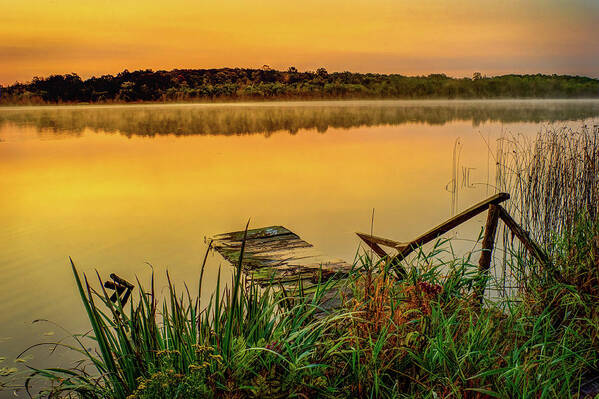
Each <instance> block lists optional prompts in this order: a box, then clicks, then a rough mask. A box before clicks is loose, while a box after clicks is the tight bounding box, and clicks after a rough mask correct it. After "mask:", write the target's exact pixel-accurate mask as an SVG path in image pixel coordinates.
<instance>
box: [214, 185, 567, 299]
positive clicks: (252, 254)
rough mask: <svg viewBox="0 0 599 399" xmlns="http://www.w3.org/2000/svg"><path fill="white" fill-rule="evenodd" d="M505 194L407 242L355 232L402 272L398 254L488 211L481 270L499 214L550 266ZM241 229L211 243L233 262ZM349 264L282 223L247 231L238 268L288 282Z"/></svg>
mask: <svg viewBox="0 0 599 399" xmlns="http://www.w3.org/2000/svg"><path fill="white" fill-rule="evenodd" d="M509 198H510V196H509V194H507V193H498V194H495V195H493V196H491V197H489V198H487V199H486V200H484V201H481V202H479V203H478V204H475V205H473V206H471V207H470V208H468V209H466V210H464V211H463V212H460V213H459V214H457V215H455V216H454V217H452V218H450V219H448V220H446V221H445V222H443V223H441V224H439V225H438V226H436V227H434V228H432V229H431V230H429V231H427V232H426V233H424V234H421V235H420V236H418V237H416V238H415V239H413V240H411V241H408V242H398V241H394V240H390V239H388V238H382V237H375V236H373V235H371V234H365V233H357V234H358V237H360V239H361V240H362V241H363V242H364V243H365V244H366V245H368V247H370V249H372V250H373V251H374V253H375V254H377V255H378V256H379V257H381V258H383V259H384V260H385V261H388V262H391V263H392V265H393V266H394V267H396V268H397V269H398V270H399V271H400V274H401V272H403V273H405V271H404V270H403V268H402V266H401V260H402V259H404V258H405V257H406V256H408V254H410V253H411V252H412V251H414V250H415V249H417V248H419V247H421V246H422V245H424V244H426V243H428V242H430V241H432V240H434V239H436V238H438V237H440V236H442V235H443V234H445V233H447V232H448V231H450V230H452V229H454V228H456V227H457V226H459V225H460V224H462V223H464V222H466V221H467V220H469V219H472V218H473V217H475V216H476V215H478V214H480V213H482V212H484V211H488V214H487V221H486V224H485V232H484V236H483V241H482V243H481V244H482V251H481V257H480V260H479V270H480V272H481V274H487V273H488V272H489V268H490V265H491V260H492V252H493V247H494V242H495V234H496V231H497V225H498V221H499V220H501V221H503V222H504V223H505V225H506V226H507V227H508V228H509V229H510V230H511V231H512V233H513V234H514V236H516V237H518V239H519V240H520V241H521V242H522V243H523V244H524V246H525V248H526V249H527V250H528V252H529V253H530V254H531V255H532V256H533V257H534V258H535V259H536V260H537V261H538V262H539V264H541V265H542V266H544V267H545V268H548V269H550V270H551V264H550V262H549V259H548V257H547V255H546V254H545V252H544V251H543V250H542V249H541V248H540V247H539V246H538V245H537V244H536V243H535V242H534V241H533V240H532V239H531V238H530V236H529V234H528V232H526V231H525V230H524V229H523V228H522V227H521V226H520V225H518V224H517V223H516V221H515V220H514V219H513V218H512V217H511V216H510V215H509V213H508V212H507V211H506V210H505V208H503V207H502V206H501V205H500V204H501V203H503V202H505V201H507V200H508V199H509ZM244 233H245V231H235V232H232V233H225V234H220V235H217V236H215V237H214V238H213V240H212V243H211V245H212V248H214V249H215V250H216V251H217V252H218V253H220V254H221V255H222V256H223V257H224V258H225V259H226V260H227V261H228V262H230V263H231V264H233V265H235V264H237V263H238V262H239V256H240V251H241V247H242V243H243V239H244ZM383 247H387V248H389V249H391V251H387V250H385V249H383ZM351 269H352V266H351V265H350V264H348V263H347V262H345V261H343V260H341V259H336V258H332V257H329V256H326V255H323V254H322V253H320V252H318V251H317V250H316V249H315V248H314V247H313V246H312V244H309V243H308V242H306V241H304V240H302V239H301V238H300V237H299V236H298V235H297V234H295V233H293V232H292V231H290V230H288V229H286V228H285V227H282V226H270V227H263V228H259V229H253V230H248V231H247V237H246V242H245V250H244V255H243V261H242V270H243V271H244V273H246V274H248V275H249V276H250V277H251V278H252V279H253V280H254V281H257V282H258V283H260V284H263V285H267V284H271V283H275V284H290V283H294V282H295V283H297V282H299V281H300V280H301V281H302V282H303V283H305V284H312V285H313V284H316V283H318V282H320V281H326V280H329V279H331V278H343V277H345V276H347V275H348V273H349V272H350V271H351ZM558 277H559V276H558ZM484 288H485V287H484V286H482V287H479V289H478V295H479V296H480V297H481V298H482V295H483V293H484Z"/></svg>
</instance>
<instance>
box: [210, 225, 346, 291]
mask: <svg viewBox="0 0 599 399" xmlns="http://www.w3.org/2000/svg"><path fill="white" fill-rule="evenodd" d="M244 233H245V232H244V231H235V232H232V233H225V234H219V235H217V236H215V237H213V239H212V248H213V249H215V250H216V251H217V252H218V253H219V254H221V255H222V256H223V258H225V259H226V260H227V261H228V262H229V263H231V264H233V265H235V264H237V263H238V262H239V255H240V251H241V245H242V242H243V237H244ZM242 270H243V271H244V273H246V274H247V275H248V276H250V277H251V278H252V279H253V280H254V281H256V282H258V283H259V284H262V285H267V284H270V283H273V282H274V283H277V284H287V283H294V282H298V280H300V279H301V280H302V281H303V282H304V283H306V284H308V285H309V284H316V283H318V282H319V281H324V280H329V279H331V278H342V277H345V276H347V274H348V273H349V271H350V270H351V265H350V264H349V263H347V262H345V261H344V260H342V259H338V258H333V257H330V256H326V255H324V254H322V253H321V252H319V251H318V250H317V249H316V248H314V246H313V245H312V244H310V243H308V242H306V241H304V240H302V239H301V238H300V237H299V236H298V235H297V234H295V233H293V232H292V231H290V230H288V229H286V228H285V227H283V226H269V227H262V228H259V229H252V230H248V231H247V237H246V242H245V247H244V252H243V260H242Z"/></svg>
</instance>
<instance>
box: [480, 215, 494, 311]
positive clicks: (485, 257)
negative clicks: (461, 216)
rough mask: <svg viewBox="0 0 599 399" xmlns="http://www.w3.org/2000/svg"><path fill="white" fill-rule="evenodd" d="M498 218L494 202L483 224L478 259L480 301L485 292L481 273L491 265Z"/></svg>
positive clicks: (486, 272) (487, 271) (485, 280)
mask: <svg viewBox="0 0 599 399" xmlns="http://www.w3.org/2000/svg"><path fill="white" fill-rule="evenodd" d="M498 220H499V206H498V205H495V204H490V205H489V213H488V214H487V223H486V224H485V235H484V236H483V242H482V253H481V255H480V259H479V261H478V270H479V274H480V277H481V281H483V282H481V285H480V287H479V288H478V290H477V291H478V292H477V293H476V295H477V296H478V297H479V298H480V300H481V301H482V299H483V295H484V293H485V286H486V285H487V279H486V278H484V279H483V278H482V276H483V274H488V273H489V268H490V267H491V259H492V255H493V246H494V245H495V233H496V232H497V221H498Z"/></svg>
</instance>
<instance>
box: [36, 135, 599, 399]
mask: <svg viewBox="0 0 599 399" xmlns="http://www.w3.org/2000/svg"><path fill="white" fill-rule="evenodd" d="M596 138H597V128H596V127H583V128H582V129H580V130H578V131H574V132H564V131H559V130H558V131H553V133H551V132H550V133H548V134H542V135H540V136H539V137H538V138H537V139H536V141H534V142H532V143H531V146H529V147H520V148H526V151H530V152H526V153H523V154H522V156H520V157H515V158H514V160H517V162H518V163H517V166H518V168H517V169H514V167H513V165H514V164H513V163H512V161H508V160H506V158H502V160H503V161H502V162H503V163H502V164H501V165H499V166H501V167H503V168H504V169H503V170H504V172H505V173H508V172H509V173H513V175H511V176H509V177H508V176H507V175H506V174H503V175H500V177H501V178H503V180H502V181H503V183H504V184H505V186H506V187H509V188H511V191H512V192H513V193H514V194H515V198H516V200H515V201H514V202H513V207H514V210H517V211H518V218H519V220H520V221H521V222H522V223H523V225H524V226H525V227H526V228H528V229H530V231H531V234H532V236H533V237H535V238H537V239H538V240H540V242H541V243H542V244H543V246H544V248H545V249H546V250H547V251H548V253H549V254H550V259H551V268H548V267H542V266H541V265H539V264H537V263H535V261H534V259H532V258H531V257H529V256H527V255H526V254H525V253H522V252H521V251H520V250H519V249H518V248H517V247H516V246H511V247H510V246H509V244H510V241H509V240H507V245H508V247H506V248H505V250H506V252H510V251H511V252H510V253H511V255H512V256H510V257H505V258H504V259H503V262H507V263H506V264H504V265H503V266H505V267H507V268H509V269H510V270H520V271H524V272H523V273H522V274H520V276H521V279H520V280H518V281H517V282H518V283H521V284H518V286H517V290H516V291H513V290H510V291H509V292H507V294H509V295H504V296H500V297H497V298H494V299H493V300H485V301H484V303H482V304H481V302H480V301H479V300H478V298H477V297H476V296H475V293H474V292H473V288H474V287H477V286H479V284H480V283H481V281H483V282H484V283H485V284H488V288H495V289H498V290H503V289H504V288H505V287H503V286H502V285H501V284H502V282H501V281H496V280H494V279H488V278H487V276H485V275H481V274H480V272H479V271H478V268H477V266H476V264H475V262H474V261H473V260H476V259H477V258H478V257H477V253H476V252H475V251H474V252H470V253H466V254H465V255H464V256H459V255H456V254H455V253H454V252H453V251H452V247H451V242H450V241H447V240H441V241H438V242H437V243H436V244H435V245H434V246H433V247H432V248H429V249H427V250H421V251H417V252H416V254H415V256H413V257H411V258H409V259H406V260H404V261H403V262H404V264H403V265H404V267H405V268H406V270H408V274H407V276H403V275H399V274H398V273H397V271H396V269H394V268H393V267H392V266H391V265H390V264H388V263H387V262H385V260H384V259H383V260H380V261H377V260H374V259H373V258H371V257H370V256H369V253H368V251H362V252H359V253H358V256H357V258H356V261H355V264H354V271H353V273H352V274H351V275H350V277H349V278H347V279H344V280H338V281H330V282H326V283H324V282H323V283H322V284H321V285H319V286H317V287H316V288H315V291H314V292H313V293H312V295H310V296H306V295H300V294H301V287H300V288H298V291H297V292H289V291H282V290H278V289H277V287H276V286H273V287H269V288H267V289H260V288H258V287H257V286H256V285H255V284H254V283H253V282H252V281H250V280H246V279H245V278H244V277H243V276H242V273H241V270H240V265H241V259H242V258H243V249H242V250H241V252H240V259H239V263H238V266H237V269H236V272H235V274H234V275H233V278H232V280H231V281H230V282H229V283H228V284H226V285H225V284H224V283H223V282H221V279H220V278H219V280H218V281H219V284H218V285H217V287H216V290H215V292H214V294H213V295H212V296H211V298H210V300H209V301H202V300H201V294H200V293H197V294H196V293H191V292H190V291H189V290H187V289H186V288H184V289H181V288H179V289H178V290H177V289H175V287H174V286H173V284H170V283H169V285H168V287H169V288H168V292H167V293H166V295H164V296H159V295H157V294H156V290H155V287H154V276H152V278H151V281H150V283H149V286H148V288H147V289H144V288H142V287H143V285H142V284H141V283H139V282H138V286H139V287H140V288H139V290H138V291H137V296H136V297H135V298H134V299H133V300H132V301H131V302H130V304H129V305H128V306H121V304H120V303H119V302H117V303H116V304H115V303H113V302H111V301H110V300H109V297H108V294H107V293H106V292H105V291H103V289H99V288H97V287H100V286H101V280H100V281H98V282H95V283H94V282H92V281H91V279H90V280H88V277H86V276H84V275H81V274H80V273H79V272H78V271H77V268H76V267H75V265H73V268H72V269H73V274H74V278H75V281H76V283H77V286H78V289H79V293H80V297H81V301H82V304H83V306H84V307H85V310H86V313H87V315H88V318H89V322H90V326H91V329H92V332H91V333H88V334H84V335H78V336H75V337H74V339H75V341H74V344H73V345H72V350H75V351H79V352H80V353H81V355H82V357H83V358H84V359H85V361H86V362H85V363H84V364H86V367H85V368H84V367H83V366H82V365H79V366H78V367H75V368H70V369H64V368H63V369H61V368H53V369H45V370H34V371H32V372H31V373H30V377H29V378H30V379H29V380H28V383H30V382H32V381H33V380H35V379H42V380H43V381H45V382H46V384H47V391H45V392H44V395H46V394H47V395H50V396H55V397H59V396H62V395H74V396H79V397H88V398H104V397H113V398H164V397H170V398H205V397H265V396H268V397H289V396H296V397H311V396H319V397H332V398H334V397H398V398H399V397H422V398H436V397H458V398H486V397H500V398H513V397H519V398H552V397H574V398H582V397H584V396H585V395H587V394H591V393H592V389H591V388H592V387H590V386H589V384H588V382H589V381H590V380H592V379H593V378H594V377H595V376H596V375H597V371H598V367H599V363H598V361H599V352H598V350H599V315H598V314H597V311H596V303H597V300H599V288H598V287H599V219H598V218H597V209H596V204H597V202H596V200H595V199H596V198H597V197H596V195H597V181H596V176H597V174H593V171H594V170H596V169H594V168H596V164H595V163H594V162H595V160H597V159H598V156H599V142H598V141H597V140H596ZM514 143H515V142H514ZM516 144H517V143H516ZM552 148H553V150H552ZM504 149H505V147H504V148H503V149H501V151H503V150H504ZM568 149H571V151H569V150H568ZM501 151H500V152H501ZM523 151H524V150H523ZM548 151H549V152H548ZM541 154H545V155H550V156H545V157H540V155H541ZM510 165H511V166H510ZM573 180H574V181H573ZM556 195H560V196H563V197H560V198H558V199H554V197H555V196H556ZM537 204H541V205H540V206H537ZM545 229H549V230H548V231H546V230H545ZM94 280H95V279H94ZM200 280H201V277H200ZM199 287H200V290H201V287H202V281H200V283H199ZM225 287H226V288H225ZM330 289H342V291H343V292H345V293H346V294H345V295H346V300H345V302H344V305H343V306H342V307H340V308H338V309H334V310H331V311H329V312H325V313H323V312H322V309H320V298H321V296H322V295H323V293H324V292H325V291H326V290H330ZM86 341H91V346H90V344H89V343H88V342H86ZM90 347H91V348H97V349H95V350H93V349H92V350H90V349H88V348H90Z"/></svg>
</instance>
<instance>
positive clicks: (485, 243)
mask: <svg viewBox="0 0 599 399" xmlns="http://www.w3.org/2000/svg"><path fill="white" fill-rule="evenodd" d="M509 198H510V195H509V194H508V193H499V194H495V195H493V196H492V197H489V198H487V199H486V200H484V201H481V202H479V203H478V204H476V205H473V206H471V207H470V208H468V209H466V210H465V211H463V212H461V213H459V214H457V215H455V216H454V217H452V218H451V219H448V220H447V221H445V222H443V223H441V224H440V225H438V226H436V227H434V228H432V229H431V230H429V231H427V232H426V233H424V234H422V235H420V236H418V237H417V238H415V239H413V240H412V241H409V242H397V241H393V240H390V239H388V238H382V237H375V236H373V235H371V234H365V233H356V234H357V235H358V237H360V239H362V241H364V242H365V243H366V245H368V247H370V248H371V249H372V250H373V251H374V253H376V254H377V255H378V256H379V257H381V258H387V259H389V261H390V262H391V264H393V265H394V266H395V267H397V268H398V269H399V270H400V272H401V273H404V274H405V270H404V269H403V268H402V267H401V265H400V261H401V260H402V259H404V258H405V257H406V256H408V254H410V253H411V252H412V251H414V250H415V249H417V248H419V247H421V246H422V245H424V244H426V243H428V242H430V241H432V240H434V239H436V238H438V237H440V236H441V235H443V234H445V233H447V232H448V231H450V230H452V229H454V228H456V227H457V226H459V225H461V224H462V223H464V222H466V221H468V220H470V219H472V218H473V217H475V216H477V215H479V214H480V213H482V212H484V211H487V210H488V214H487V221H486V224H485V231H484V235H483V240H482V252H481V256H480V259H479V261H478V268H479V271H480V272H481V273H488V270H489V268H490V266H491V259H492V253H493V247H494V243H495V234H496V232H497V224H498V222H499V219H501V220H502V221H503V222H504V223H505V225H506V226H507V227H508V228H509V229H510V231H511V232H512V233H513V234H514V235H515V236H516V237H518V239H519V240H520V241H521V242H522V244H523V245H524V247H525V248H526V249H527V250H528V252H529V253H530V254H531V255H532V256H533V257H534V258H535V259H536V260H537V261H538V262H539V263H540V264H541V265H542V266H544V267H545V268H547V269H550V261H549V257H548V256H547V254H546V253H545V251H543V249H542V248H541V247H540V246H539V245H538V244H536V243H535V242H534V241H533V240H532V239H531V238H530V236H529V233H528V232H527V231H525V230H524V229H523V228H522V227H521V226H520V225H519V224H518V223H516V221H515V220H514V219H513V218H512V216H510V214H509V213H508V212H507V211H506V210H505V208H503V207H502V206H501V205H500V204H501V203H502V202H504V201H507V200H508V199H509ZM383 247H387V248H391V249H393V250H395V251H396V253H395V254H393V253H389V252H387V251H386V250H385V249H383ZM479 295H482V293H480V292H479Z"/></svg>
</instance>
